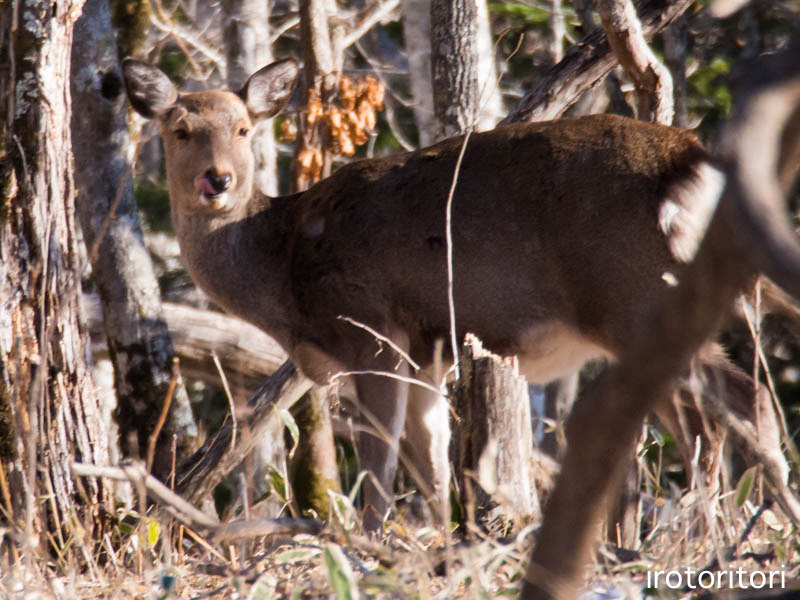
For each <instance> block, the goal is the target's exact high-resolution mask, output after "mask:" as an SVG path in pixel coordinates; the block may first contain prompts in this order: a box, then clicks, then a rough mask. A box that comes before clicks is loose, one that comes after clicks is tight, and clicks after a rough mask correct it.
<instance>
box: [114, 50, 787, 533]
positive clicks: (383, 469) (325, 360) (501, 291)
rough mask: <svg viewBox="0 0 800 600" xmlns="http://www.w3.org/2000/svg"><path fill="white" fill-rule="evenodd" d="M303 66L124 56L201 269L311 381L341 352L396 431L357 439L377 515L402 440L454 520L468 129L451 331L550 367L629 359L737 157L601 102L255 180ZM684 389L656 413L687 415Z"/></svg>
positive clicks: (751, 405)
mask: <svg viewBox="0 0 800 600" xmlns="http://www.w3.org/2000/svg"><path fill="white" fill-rule="evenodd" d="M299 68H300V67H299V65H298V63H297V62H296V61H294V60H292V59H284V60H280V61H277V62H275V63H272V64H270V65H268V66H266V67H263V68H261V69H260V70H258V71H257V72H255V73H254V74H253V75H252V76H251V77H250V78H249V79H248V80H247V82H246V83H245V85H244V86H243V87H242V89H240V90H238V91H228V90H207V91H200V92H190V93H180V92H179V91H178V90H177V89H176V87H175V86H174V85H173V84H172V82H171V81H170V80H169V79H168V77H167V76H166V75H164V74H163V73H162V72H161V71H160V70H158V69H157V68H155V67H152V66H150V65H148V64H146V63H143V62H139V61H137V60H135V59H132V58H127V59H125V60H124V61H123V65H122V70H123V79H124V83H125V89H126V92H127V96H128V99H129V102H130V104H131V106H132V107H133V109H134V110H135V111H136V112H138V113H139V114H140V115H142V116H143V117H145V118H147V119H152V120H153V121H154V122H155V124H156V126H157V129H158V133H159V135H160V137H161V139H162V141H163V145H164V151H165V160H166V173H167V185H168V191H169V198H170V206H171V216H172V221H173V225H174V227H175V232H176V234H177V238H178V242H179V245H180V249H181V255H182V259H183V261H184V263H185V266H186V268H187V270H188V272H189V274H190V275H191V277H192V278H193V279H194V281H195V283H196V284H197V285H198V286H199V287H200V288H201V289H203V290H204V291H205V292H206V293H207V294H208V296H209V297H210V298H211V299H212V300H213V301H214V302H215V303H217V304H218V305H219V306H221V307H222V308H223V309H224V310H226V311H227V312H229V313H231V314H233V315H235V316H238V317H240V318H242V319H244V320H246V321H249V322H250V323H252V324H254V325H256V326H258V327H259V328H261V329H262V330H264V331H265V332H266V333H267V334H269V335H270V336H271V337H273V338H274V339H275V340H276V341H277V342H278V343H279V344H280V345H281V346H282V347H283V348H284V349H285V350H286V352H287V354H288V355H289V357H290V358H291V359H292V360H293V361H294V362H295V364H296V365H297V366H298V367H299V369H300V370H301V371H302V372H303V373H304V374H305V375H306V376H308V377H309V378H310V379H311V380H313V381H314V382H316V383H318V384H320V385H325V384H326V383H328V382H329V381H330V380H331V378H332V377H337V376H339V375H338V374H346V375H345V376H342V377H341V379H342V380H343V382H344V383H345V385H346V387H347V388H348V390H349V393H350V394H352V395H353V397H354V398H356V399H357V403H358V406H359V407H361V409H362V410H363V412H364V414H365V415H367V416H368V423H374V424H377V425H378V426H379V429H380V430H381V431H382V433H383V434H384V435H377V434H375V433H374V432H370V431H367V430H364V431H361V432H360V433H359V434H358V437H357V440H356V445H357V450H358V454H359V456H360V459H361V462H362V466H363V467H364V468H365V469H366V470H367V471H368V472H369V473H370V474H371V477H369V478H367V479H366V481H365V484H364V487H363V490H362V495H363V501H364V505H365V506H366V507H369V508H371V509H372V510H371V511H367V512H366V513H365V521H367V527H368V528H378V527H380V523H381V521H382V519H383V517H384V516H385V515H386V514H387V510H388V508H389V505H390V494H391V490H392V487H393V481H394V476H395V473H396V470H397V466H398V447H399V444H400V443H401V440H403V441H404V446H403V447H404V448H405V449H407V452H408V454H409V458H410V460H411V462H412V463H413V464H414V466H415V467H416V469H417V471H418V472H419V474H420V475H421V478H422V479H423V481H424V482H426V483H427V485H428V486H429V488H430V490H429V494H428V498H427V500H428V502H429V503H430V506H431V507H432V510H433V511H434V514H435V515H436V516H437V517H438V518H439V519H440V520H446V519H447V515H448V512H447V511H448V505H449V501H448V485H449V479H450V472H449V464H448V444H449V436H450V430H449V424H448V416H449V415H448V405H447V402H446V398H445V397H444V396H443V395H442V394H441V393H439V392H437V391H436V390H438V389H439V388H440V385H441V383H442V374H441V369H436V368H435V367H436V362H437V361H436V348H437V345H438V346H441V344H439V342H438V341H439V340H442V339H448V337H449V334H450V331H451V320H450V309H449V302H448V293H449V290H448V260H447V251H448V241H447V235H446V231H447V223H446V219H445V212H446V204H447V201H448V194H449V190H450V187H451V183H452V182H453V174H454V170H455V167H456V163H457V161H458V157H459V153H460V152H461V149H462V145H464V144H465V143H466V147H465V149H464V153H463V159H462V162H461V168H460V173H459V176H458V178H457V181H456V185H455V192H454V195H453V198H452V222H451V224H450V227H451V232H452V244H451V246H450V248H451V250H452V297H453V305H454V309H455V310H454V312H455V324H456V332H455V333H456V335H457V337H458V338H462V337H463V336H464V335H465V334H466V333H467V332H471V333H474V334H475V335H476V336H478V337H479V338H480V339H481V340H482V341H483V342H484V344H485V346H486V347H487V348H489V349H491V350H492V351H493V352H495V353H497V354H500V355H516V356H518V359H519V366H520V371H521V372H522V373H523V374H524V375H525V376H526V377H527V379H528V381H529V382H532V383H540V384H544V383H547V382H549V381H552V380H554V379H556V378H559V377H562V376H564V375H567V374H569V373H572V372H575V371H576V370H578V369H580V368H581V367H582V366H583V365H584V364H585V363H586V362H588V361H590V360H594V359H598V358H605V359H607V360H609V361H612V362H613V361H614V360H615V357H617V356H619V355H620V353H621V352H623V351H624V350H625V348H626V345H627V344H628V343H629V340H630V339H631V338H632V337H633V336H634V334H635V333H637V332H640V331H642V330H643V328H645V327H646V326H647V323H648V316H649V314H650V313H651V311H652V310H653V307H655V306H657V305H658V304H659V302H660V301H661V299H662V298H663V296H664V294H665V293H666V291H667V290H668V289H669V288H670V287H671V286H674V285H675V283H676V281H677V282H679V281H680V277H681V273H682V271H683V269H684V268H685V265H686V264H687V263H688V262H689V261H691V259H692V257H693V255H694V253H695V252H696V250H697V248H698V245H699V244H700V241H701V239H702V238H703V235H704V232H705V228H706V226H707V225H708V223H709V220H710V219H711V216H712V214H713V212H714V209H715V207H716V204H717V201H718V199H719V196H720V194H721V192H722V189H723V187H724V181H725V180H724V176H723V175H722V172H721V171H720V169H719V168H718V167H717V166H716V165H715V164H714V161H713V159H712V158H711V157H710V155H709V154H708V153H707V152H706V151H705V150H704V149H703V147H702V146H701V144H700V143H699V141H698V140H697V138H696V137H695V136H694V135H693V134H691V133H690V132H687V131H684V130H681V129H677V128H672V127H668V126H663V125H657V124H651V123H646V122H642V121H637V120H633V119H629V118H624V117H619V116H613V115H591V116H584V117H579V118H574V119H561V120H556V121H550V122H537V123H524V124H512V125H505V126H500V127H498V128H496V129H494V130H491V131H487V132H481V133H474V134H472V135H471V136H470V137H469V139H468V140H466V142H465V139H464V137H463V136H461V137H454V138H451V139H446V140H444V141H442V142H439V143H437V144H435V145H433V146H431V147H428V148H424V149H420V150H417V151H413V152H407V153H402V154H396V155H393V156H386V157H380V158H370V159H363V160H357V161H353V162H351V163H348V164H346V165H344V166H342V167H341V168H339V169H338V170H337V171H335V172H334V173H333V174H332V175H331V176H330V177H328V178H326V179H324V180H322V181H320V182H319V183H317V184H315V185H314V186H312V187H311V188H309V189H308V190H307V191H304V192H300V193H294V194H290V195H288V196H282V197H268V196H266V195H264V194H262V193H260V192H259V191H257V190H256V189H255V187H254V182H253V172H254V158H253V154H252V151H251V148H250V134H251V131H252V129H253V126H254V123H256V122H258V121H259V120H261V119H265V118H269V117H273V116H275V115H277V114H279V113H280V112H281V111H283V110H284V109H285V108H286V107H287V105H288V104H289V101H290V98H291V96H292V93H293V91H294V88H295V85H296V83H295V82H296V80H297V76H298V72H299ZM354 323H358V324H361V325H363V326H355V325H354ZM376 333H377V334H379V336H380V339H382V340H385V341H388V342H390V343H389V344H383V343H379V341H378V340H377V338H376V335H375V334H376ZM445 346H446V345H445ZM451 354H452V353H450V354H448V353H447V351H445V355H444V359H445V360H449V361H453V360H454V357H453V356H452V355H451ZM408 359H411V360H408ZM411 361H413V363H414V364H415V365H416V366H417V367H418V370H417V369H415V368H412V367H411ZM697 362H698V364H699V365H700V368H701V369H703V370H706V371H708V372H709V373H714V374H715V375H714V377H712V378H710V380H712V381H714V382H716V384H715V385H716V387H717V388H719V389H718V390H717V391H718V392H720V393H725V395H726V397H727V398H728V403H729V404H730V405H731V408H732V410H733V411H734V412H736V413H737V414H739V415H741V416H742V418H744V419H746V420H749V421H750V422H752V423H753V424H755V425H754V426H756V427H757V428H758V430H759V432H760V433H761V432H763V435H762V437H761V441H760V443H761V444H762V445H763V446H764V447H765V448H766V449H767V452H768V453H769V456H770V457H771V460H772V461H774V463H775V465H776V468H777V469H778V470H779V471H780V472H781V473H783V477H784V479H785V478H787V477H788V467H787V465H786V463H785V461H784V457H783V455H782V453H781V450H780V440H779V439H778V434H777V433H776V432H777V425H776V424H775V417H774V414H773V412H772V407H771V404H770V402H769V399H768V397H766V396H765V394H764V393H762V392H759V393H753V390H754V389H755V388H754V387H753V385H754V384H753V382H752V381H751V380H750V378H749V376H748V375H746V374H745V373H744V372H742V371H740V370H739V369H738V368H736V367H733V365H732V364H731V363H730V362H729V361H728V359H727V358H726V357H725V355H724V353H723V352H722V351H721V350H720V348H719V347H718V346H715V345H713V344H712V345H707V346H706V347H705V348H704V349H703V351H701V352H700V353H699V354H698V356H697ZM414 380H419V381H422V382H427V383H428V385H416V384H414V383H413V382H414ZM431 384H432V385H431ZM685 404H687V406H686V409H687V410H691V409H692V406H690V404H691V403H685ZM674 410H676V408H675V405H674V404H673V405H670V406H666V407H663V409H662V410H661V415H662V417H663V420H664V422H665V423H666V424H667V426H668V427H669V426H672V427H674V428H677V427H678V425H677V423H678V419H677V418H676V417H675V415H674V413H673V412H672V411H674ZM365 418H366V417H365ZM688 421H689V427H690V429H691V431H690V437H692V438H693V436H694V435H696V434H699V433H703V431H704V428H703V424H702V419H689V420H688ZM404 432H405V433H404ZM387 437H388V439H386V438H387ZM680 437H682V436H680ZM684 453H688V454H689V455H691V453H692V448H691V447H690V446H685V447H684ZM709 454H710V455H713V454H714V453H713V451H711V452H710V453H709ZM713 460H714V459H713V458H709V459H708V463H709V465H710V464H711V463H712V462H713ZM370 515H372V517H370Z"/></svg>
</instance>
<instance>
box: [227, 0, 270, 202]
mask: <svg viewBox="0 0 800 600" xmlns="http://www.w3.org/2000/svg"><path fill="white" fill-rule="evenodd" d="M270 5H271V2H269V1H268V0H224V2H222V15H223V37H224V40H225V54H226V57H227V59H228V87H229V88H230V89H232V90H238V89H239V88H241V87H242V86H243V85H244V83H245V81H247V78H248V77H250V75H252V74H253V73H255V72H256V71H257V70H258V69H260V68H261V67H263V66H265V65H268V64H269V63H271V62H272V48H271V47H270V43H269V39H270V31H269V11H270ZM272 123H273V121H272V119H265V120H264V121H262V122H261V123H259V124H258V127H257V129H256V131H255V132H254V135H253V153H254V155H255V157H256V173H255V178H256V185H257V186H258V188H259V189H260V190H261V192H262V193H264V194H267V195H268V196H277V195H278V171H277V163H278V151H277V148H276V147H275V133H274V131H273V126H272Z"/></svg>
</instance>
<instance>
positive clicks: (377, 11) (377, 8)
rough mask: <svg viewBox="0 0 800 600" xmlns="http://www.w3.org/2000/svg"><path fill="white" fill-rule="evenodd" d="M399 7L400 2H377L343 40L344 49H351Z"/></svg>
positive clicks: (397, 0)
mask: <svg viewBox="0 0 800 600" xmlns="http://www.w3.org/2000/svg"><path fill="white" fill-rule="evenodd" d="M398 6H400V0H386V2H377V3H375V4H374V5H373V6H372V7H371V8H369V9H368V10H366V11H364V13H362V15H361V22H360V23H359V24H358V25H356V26H355V28H354V29H353V30H352V31H350V32H349V33H347V34H346V35H345V36H344V38H343V40H342V48H349V47H350V46H352V45H353V44H355V43H356V42H357V41H358V40H360V39H361V38H362V36H364V34H366V33H367V32H368V31H369V30H370V29H372V28H373V27H374V26H375V24H376V23H379V22H380V21H382V20H384V19H385V18H387V17H388V16H389V14H390V13H391V12H392V11H393V10H394V9H395V8H397V7H398Z"/></svg>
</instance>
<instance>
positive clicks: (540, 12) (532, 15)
mask: <svg viewBox="0 0 800 600" xmlns="http://www.w3.org/2000/svg"><path fill="white" fill-rule="evenodd" d="M488 6H489V12H491V13H492V14H493V15H496V16H498V17H510V18H512V19H517V20H518V21H522V23H523V24H524V25H525V26H528V27H530V26H533V25H546V24H547V22H548V20H549V19H550V11H549V10H545V9H544V8H539V7H536V6H529V5H527V4H523V3H522V2H489V4H488Z"/></svg>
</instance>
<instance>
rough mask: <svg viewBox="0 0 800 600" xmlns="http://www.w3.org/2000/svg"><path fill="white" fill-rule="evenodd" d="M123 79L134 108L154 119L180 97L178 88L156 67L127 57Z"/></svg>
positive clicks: (144, 115)
mask: <svg viewBox="0 0 800 600" xmlns="http://www.w3.org/2000/svg"><path fill="white" fill-rule="evenodd" d="M122 79H123V80H124V81H125V91H126V92H127V94H128V100H129V101H130V103H131V106H133V108H134V110H135V111H136V112H138V113H139V114H140V115H142V116H143V117H146V118H148V119H152V118H153V117H155V116H156V115H158V114H159V113H160V112H162V111H163V110H164V109H166V108H167V107H169V106H171V105H172V104H173V103H174V102H175V100H177V99H178V90H176V89H175V86H174V85H172V82H171V81H170V80H169V79H168V78H167V76H166V75H164V73H162V72H161V71H160V70H159V69H157V68H156V67H152V66H150V65H148V64H145V63H143V62H140V61H138V60H134V59H133V58H126V59H125V60H123V61H122Z"/></svg>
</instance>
